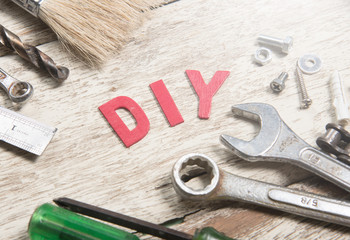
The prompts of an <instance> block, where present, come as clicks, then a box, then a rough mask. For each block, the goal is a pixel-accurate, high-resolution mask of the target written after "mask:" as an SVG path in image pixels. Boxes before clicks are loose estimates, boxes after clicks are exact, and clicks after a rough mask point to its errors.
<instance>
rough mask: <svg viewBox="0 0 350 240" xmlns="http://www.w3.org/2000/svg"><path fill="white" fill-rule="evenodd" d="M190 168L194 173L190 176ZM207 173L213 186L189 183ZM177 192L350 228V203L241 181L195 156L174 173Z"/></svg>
mask: <svg viewBox="0 0 350 240" xmlns="http://www.w3.org/2000/svg"><path fill="white" fill-rule="evenodd" d="M186 168H190V169H191V170H190V171H188V172H186ZM203 173H206V174H207V175H206V176H209V178H210V179H209V180H210V183H209V184H207V185H206V186H205V187H203V188H201V189H197V190H195V189H194V188H192V187H190V186H188V185H186V182H185V179H190V178H195V177H196V176H198V175H201V174H203ZM172 181H173V186H174V188H175V191H176V192H177V193H178V194H179V195H180V196H181V197H183V198H186V199H193V200H216V199H225V200H237V201H243V202H248V203H252V204H257V205H261V206H265V207H269V208H274V209H278V210H281V211H284V212H288V213H293V214H297V215H301V216H304V217H309V218H314V219H318V220H322V221H326V222H331V223H337V224H341V225H344V226H348V227H349V226H350V203H349V202H344V201H339V200H336V199H332V198H327V197H323V196H319V195H315V194H311V193H306V192H302V191H298V190H294V189H290V188H286V187H281V186H278V185H274V184H269V183H265V182H261V181H256V180H252V179H249V178H244V177H239V176H237V175H234V174H231V173H228V172H225V171H223V170H221V169H219V168H218V166H217V164H216V163H215V162H214V161H213V160H212V159H210V158H209V157H207V156H205V155H202V154H197V153H192V154H188V155H185V156H183V157H182V158H181V159H180V160H178V161H177V162H176V163H175V165H174V167H173V170H172Z"/></svg>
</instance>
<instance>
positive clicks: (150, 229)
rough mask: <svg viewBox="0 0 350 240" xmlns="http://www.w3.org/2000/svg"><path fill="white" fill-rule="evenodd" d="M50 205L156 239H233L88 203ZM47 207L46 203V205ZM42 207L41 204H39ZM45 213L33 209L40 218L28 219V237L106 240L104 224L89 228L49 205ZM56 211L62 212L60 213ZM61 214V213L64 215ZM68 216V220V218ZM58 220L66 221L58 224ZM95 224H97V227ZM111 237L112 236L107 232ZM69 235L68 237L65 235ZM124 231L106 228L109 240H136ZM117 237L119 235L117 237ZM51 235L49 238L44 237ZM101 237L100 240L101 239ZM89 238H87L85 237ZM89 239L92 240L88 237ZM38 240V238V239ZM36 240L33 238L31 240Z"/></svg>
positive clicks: (85, 220) (84, 220) (67, 201)
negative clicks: (134, 216) (145, 219)
mask: <svg viewBox="0 0 350 240" xmlns="http://www.w3.org/2000/svg"><path fill="white" fill-rule="evenodd" d="M54 202H55V203H56V204H57V205H58V206H60V207H62V208H65V209H67V210H70V211H72V212H75V213H79V214H82V215H86V216H89V217H93V218H96V219H99V220H102V221H106V222H109V223H113V224H116V225H119V226H123V227H126V228H130V229H133V230H136V231H138V232H141V233H146V234H150V235H152V236H156V237H160V238H163V239H168V240H208V239H210V240H233V239H232V238H229V237H226V236H225V235H224V234H222V233H220V232H218V231H216V230H215V229H214V228H212V227H205V228H203V229H198V230H197V231H196V232H195V234H194V236H192V235H190V234H187V233H184V232H180V231H177V230H174V229H171V228H168V227H164V226H162V225H158V224H154V223H150V222H147V221H143V220H141V219H137V218H133V217H130V216H126V215H123V214H120V213H116V212H112V211H109V210H107V209H103V208H99V207H96V206H93V205H90V204H86V203H82V202H79V201H76V200H73V199H69V198H58V199H55V200H54ZM46 205H49V204H46ZM43 206H44V205H43ZM47 208H48V210H47V211H45V212H39V211H38V210H36V213H34V214H33V217H32V219H33V218H34V215H35V214H37V215H39V216H40V218H39V217H35V219H34V220H31V224H30V225H29V230H28V231H29V232H30V233H32V235H36V236H38V237H39V236H40V237H41V238H45V237H46V238H45V239H96V240H97V239H101V240H105V239H106V235H107V234H108V233H107V234H106V231H105V230H106V229H107V228H112V226H110V225H108V226H105V227H103V223H101V222H98V223H97V224H94V225H91V224H89V221H90V222H91V221H93V220H92V219H89V218H85V217H84V216H81V215H78V216H76V217H75V219H74V220H73V219H72V217H74V216H73V215H74V213H72V212H69V211H67V210H65V209H61V210H60V209H52V206H51V207H50V206H47ZM60 211H61V212H62V213H61V214H60ZM64 211H65V212H64ZM70 215H71V216H72V217H70V218H69V217H68V216H70ZM46 218H47V219H50V221H45V219H46ZM62 219H66V220H65V221H62ZM98 224H99V225H98ZM113 232H114V234H113V235H112V234H111V233H113ZM62 233H65V234H66V236H70V238H60V236H62ZM67 233H69V235H68V234H67ZM126 234H128V233H126V232H125V231H123V230H119V229H116V228H113V229H110V233H109V235H108V236H109V238H108V239H115V240H131V239H134V240H138V239H139V238H138V237H136V236H135V235H133V236H130V235H131V234H129V236H126ZM118 235H119V236H118ZM48 236H52V237H53V238H48ZM103 236H104V237H103ZM88 237H91V238H88ZM92 237H93V238H92ZM41 238H40V239H41ZM35 239H36V238H35Z"/></svg>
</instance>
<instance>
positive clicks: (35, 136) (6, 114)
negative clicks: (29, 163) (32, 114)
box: [0, 107, 57, 155]
mask: <svg viewBox="0 0 350 240" xmlns="http://www.w3.org/2000/svg"><path fill="white" fill-rule="evenodd" d="M56 131H57V128H53V127H49V126H46V125H44V124H42V123H40V122H38V121H36V120H34V119H31V118H28V117H26V116H23V115H21V114H19V113H16V112H14V111H11V110H8V109H6V108H2V107H0V140H1V141H4V142H7V143H9V144H11V145H14V146H16V147H19V148H21V149H23V150H26V151H28V152H31V153H33V154H35V155H41V154H42V153H43V152H44V150H45V148H46V146H47V145H48V144H49V142H50V141H51V139H52V138H53V136H54V135H55V133H56Z"/></svg>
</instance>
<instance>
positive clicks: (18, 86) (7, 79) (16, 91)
mask: <svg viewBox="0 0 350 240" xmlns="http://www.w3.org/2000/svg"><path fill="white" fill-rule="evenodd" d="M0 86H1V88H2V89H4V90H5V91H6V93H7V95H8V96H9V98H10V99H11V101H12V102H15V103H19V102H24V101H26V100H28V99H29V98H30V97H31V96H32V94H33V91H34V89H33V86H32V85H31V84H30V83H28V82H21V81H18V80H17V79H15V78H13V77H11V76H10V75H9V74H7V73H6V72H5V71H4V70H2V69H1V68H0Z"/></svg>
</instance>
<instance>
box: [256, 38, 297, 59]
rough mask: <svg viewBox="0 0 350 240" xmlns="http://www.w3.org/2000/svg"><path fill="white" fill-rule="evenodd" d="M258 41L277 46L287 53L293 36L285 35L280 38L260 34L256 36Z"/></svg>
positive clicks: (291, 44)
mask: <svg viewBox="0 0 350 240" xmlns="http://www.w3.org/2000/svg"><path fill="white" fill-rule="evenodd" d="M258 42H259V43H261V44H266V45H270V46H274V47H278V48H280V49H281V51H282V52H284V53H287V54H288V52H289V50H290V49H291V48H292V46H293V38H292V37H290V36H287V37H286V38H285V39H281V38H276V37H271V36H267V35H262V34H260V35H259V37H258Z"/></svg>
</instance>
